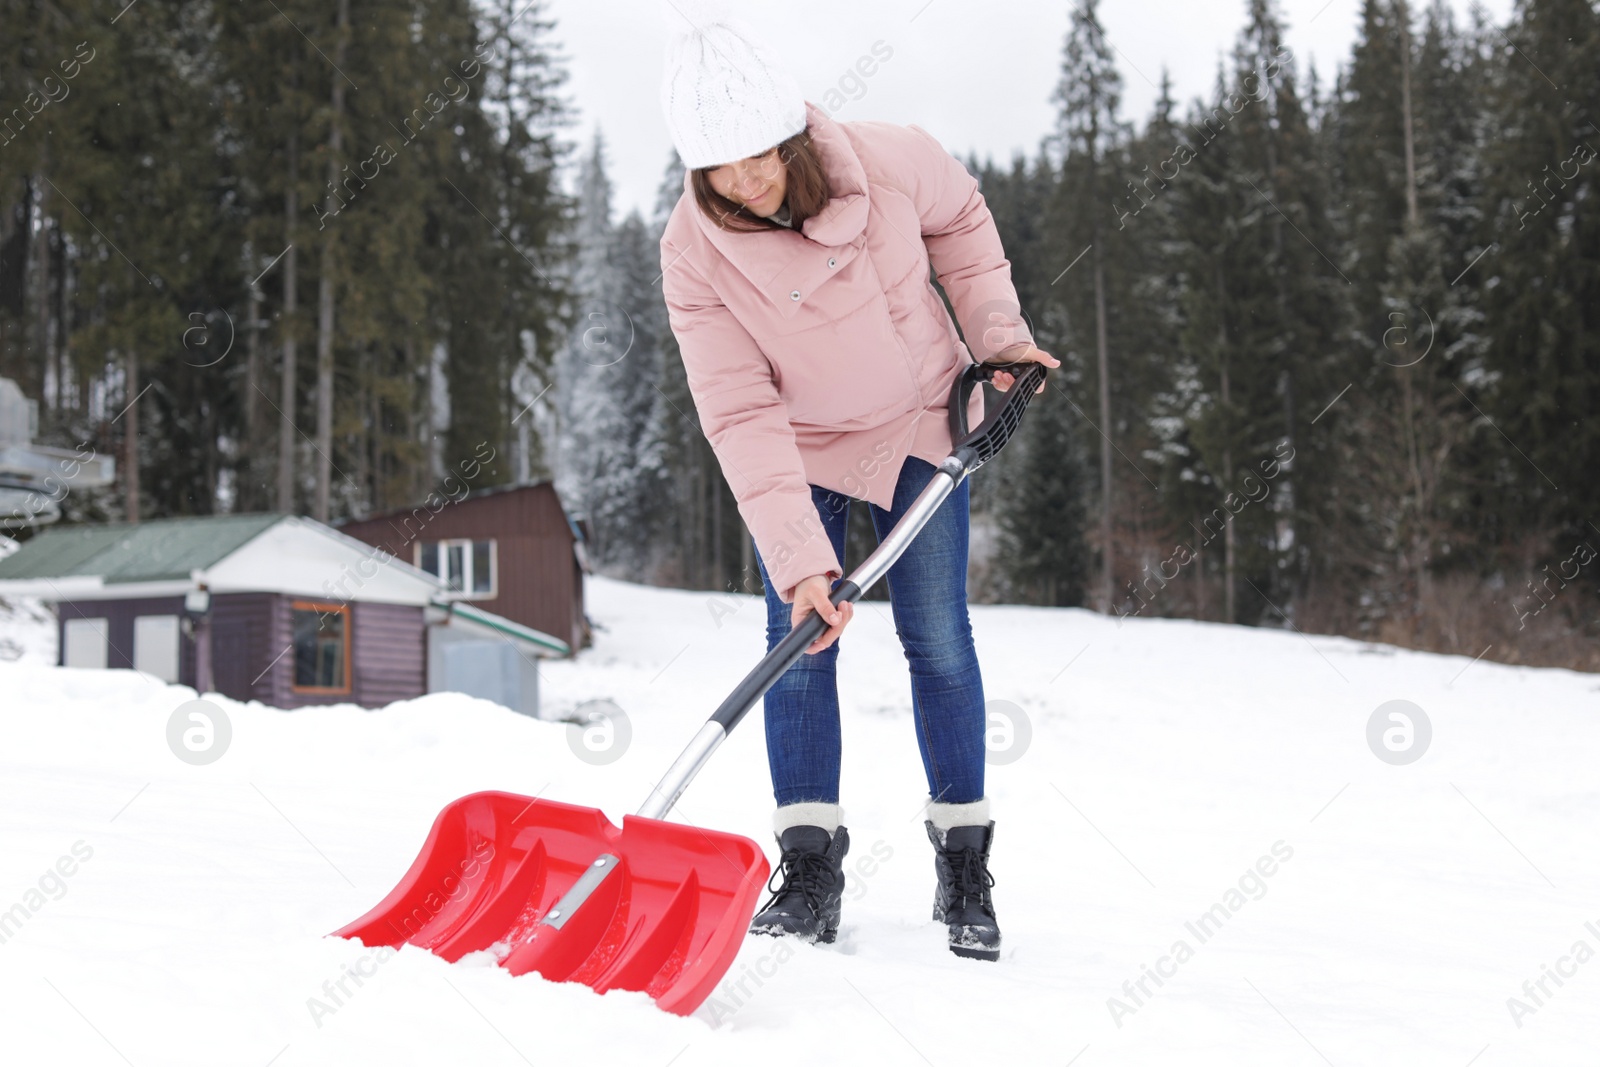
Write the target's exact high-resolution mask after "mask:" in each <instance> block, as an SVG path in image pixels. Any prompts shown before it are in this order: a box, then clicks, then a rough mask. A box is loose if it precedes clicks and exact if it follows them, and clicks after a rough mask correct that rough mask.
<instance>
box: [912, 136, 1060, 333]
mask: <svg viewBox="0 0 1600 1067" xmlns="http://www.w3.org/2000/svg"><path fill="white" fill-rule="evenodd" d="M901 128H902V129H903V130H905V131H907V132H906V134H905V135H904V138H903V146H904V157H905V162H906V164H907V166H908V169H909V170H910V171H911V172H912V173H910V174H907V175H906V178H907V182H906V188H907V191H908V192H909V193H910V194H911V197H912V200H913V202H914V203H915V204H916V206H917V215H918V216H919V217H920V218H921V220H922V240H923V243H924V244H926V245H927V246H928V260H929V262H930V263H932V264H933V269H934V272H935V273H936V274H937V275H938V276H939V284H940V285H942V286H944V290H945V292H946V293H948V294H949V295H950V303H951V306H953V307H954V308H955V311H956V319H957V321H958V322H959V323H960V325H961V335H962V337H964V338H965V339H966V342H967V347H968V349H970V350H971V352H972V356H973V358H974V359H976V360H977V361H978V362H980V363H982V362H984V361H985V360H989V359H992V358H994V357H995V356H996V355H997V354H998V353H1000V352H1002V351H1004V350H1005V349H1007V348H1010V347H1012V346H1013V345H1018V344H1031V343H1033V334H1032V332H1031V331H1030V330H1029V329H1028V326H1027V323H1026V322H1025V321H1023V318H1022V310H1021V303H1020V301H1018V300H1017V291H1016V288H1015V287H1014V286H1013V285H1012V283H1011V263H1010V261H1009V260H1007V259H1006V254H1005V250H1004V249H1003V248H1002V247H1001V245H1000V232H999V230H997V229H996V228H995V224H994V217H993V216H992V215H991V214H990V213H989V206H988V205H987V204H986V203H984V199H983V194H982V193H981V192H979V191H978V181H977V179H976V178H974V177H973V176H972V175H971V174H969V173H967V168H966V167H965V166H963V165H962V163H961V161H960V160H958V159H957V158H956V157H955V156H952V155H951V154H950V153H949V152H947V151H945V148H944V146H943V145H942V144H940V143H939V142H938V141H937V140H935V139H934V137H933V135H932V134H930V133H928V132H927V131H926V130H924V129H923V128H922V127H920V126H917V125H910V126H905V127H901Z"/></svg>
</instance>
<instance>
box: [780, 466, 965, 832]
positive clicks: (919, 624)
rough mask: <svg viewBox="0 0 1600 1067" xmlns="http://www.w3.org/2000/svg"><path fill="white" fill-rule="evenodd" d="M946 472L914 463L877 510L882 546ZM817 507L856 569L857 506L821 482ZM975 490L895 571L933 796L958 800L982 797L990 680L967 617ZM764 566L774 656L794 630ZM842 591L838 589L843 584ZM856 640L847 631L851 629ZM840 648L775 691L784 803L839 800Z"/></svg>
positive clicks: (895, 606)
mask: <svg viewBox="0 0 1600 1067" xmlns="http://www.w3.org/2000/svg"><path fill="white" fill-rule="evenodd" d="M935 470H936V468H935V467H934V466H933V465H932V464H930V463H928V462H926V461H924V460H921V459H918V458H917V457H915V456H910V457H907V459H906V461H905V465H904V466H903V467H902V468H901V471H900V477H899V481H898V482H897V483H896V485H895V490H894V502H893V505H892V507H891V509H890V510H889V511H884V509H883V508H881V507H879V506H878V505H876V504H868V505H867V506H868V507H869V508H871V510H872V525H873V528H874V529H875V530H876V531H877V535H878V539H879V540H880V541H881V540H882V539H883V538H884V536H885V535H887V534H888V532H889V531H890V530H891V529H892V528H893V527H894V525H895V523H896V522H898V521H899V520H900V517H901V516H902V515H904V514H905V513H906V510H907V509H908V508H910V506H911V504H912V502H913V501H914V500H916V498H917V494H918V493H920V492H921V491H922V489H923V488H924V487H925V486H926V485H927V484H928V482H929V481H930V480H931V479H932V478H933V477H934V474H935ZM811 498H812V500H813V501H814V502H815V503H816V505H817V513H818V516H819V517H820V518H821V519H822V524H823V527H824V528H825V529H826V531H827V534H828V539H829V540H830V541H831V542H832V543H833V550H834V552H835V553H836V554H837V555H838V557H839V559H840V561H841V563H842V564H843V565H844V566H845V568H846V572H847V573H848V570H849V566H850V562H849V561H847V560H845V558H844V539H845V529H846V521H847V519H848V518H849V509H850V498H849V497H847V496H844V495H843V494H840V493H835V492H833V491H831V490H828V489H822V488H820V487H818V486H815V485H813V486H812V487H811ZM968 502H969V492H968V486H967V483H966V482H965V481H963V482H962V483H961V484H960V485H959V486H957V487H956V489H955V490H954V491H953V492H952V493H951V494H950V495H949V496H948V497H946V498H945V501H944V503H942V504H940V505H939V508H938V510H937V511H935V512H934V514H933V517H932V518H931V519H929V521H928V524H927V525H926V526H924V527H923V528H922V531H921V532H920V533H918V534H917V536H916V538H915V539H913V540H912V542H911V544H910V545H909V546H908V547H907V548H906V550H905V553H904V554H903V555H901V557H900V558H899V559H898V560H896V561H895V564H894V566H893V567H891V568H889V574H888V582H889V598H890V607H891V609H892V610H893V613H894V626H895V634H896V635H897V636H898V637H899V638H900V645H901V647H902V648H903V649H904V650H905V655H906V660H907V661H908V662H909V664H910V668H911V707H912V713H913V717H914V719H915V722H916V728H917V746H918V748H919V749H920V750H921V752H922V766H923V769H924V770H925V771H926V772H927V776H928V795H929V796H930V797H932V798H933V799H934V800H938V801H943V802H945V803H950V804H965V803H969V802H971V801H974V800H978V799H980V798H982V796H983V769H984V731H985V729H986V727H987V718H986V714H985V711H984V701H983V679H982V677H981V676H980V675H979V673H978V655H977V651H976V650H975V649H974V648H973V645H972V626H971V624H970V622H969V621H968V618H967V508H968ZM756 563H757V565H758V566H760V568H761V579H762V581H763V582H764V583H765V585H766V591H767V651H769V652H770V651H772V649H773V648H774V647H776V646H777V644H778V642H780V641H782V640H783V638H784V637H785V636H786V635H787V634H788V633H789V630H790V626H789V615H790V612H791V611H792V610H793V605H792V604H785V603H784V602H783V601H781V600H779V599H778V594H777V592H776V591H775V590H774V589H773V588H772V580H771V578H770V577H768V575H767V566H766V564H765V563H763V562H762V561H761V553H760V550H759V549H757V552H756ZM835 586H836V587H837V583H835ZM845 632H846V633H848V632H849V630H848V628H847V629H846V631H845ZM842 641H843V638H842V637H841V638H840V640H839V641H835V642H834V643H833V644H831V645H829V646H828V647H827V648H826V649H824V650H823V651H821V652H818V653H816V654H814V655H813V654H810V653H808V654H805V655H802V656H801V657H800V659H799V661H798V662H797V663H795V665H794V666H792V667H790V668H789V669H788V671H786V672H785V673H784V675H783V677H781V678H779V679H778V681H777V683H776V684H774V685H773V687H772V688H771V689H769V690H768V691H767V695H766V697H765V698H764V704H763V708H764V712H765V717H766V726H767V762H768V764H769V765H770V767H771V770H772V792H773V795H774V797H775V798H776V800H777V802H778V804H779V805H780V806H782V805H784V804H798V803H802V802H809V801H820V802H825V803H838V800H839V751H840V741H839V690H838V686H837V671H836V667H837V664H838V659H839V645H840V643H841V642H842Z"/></svg>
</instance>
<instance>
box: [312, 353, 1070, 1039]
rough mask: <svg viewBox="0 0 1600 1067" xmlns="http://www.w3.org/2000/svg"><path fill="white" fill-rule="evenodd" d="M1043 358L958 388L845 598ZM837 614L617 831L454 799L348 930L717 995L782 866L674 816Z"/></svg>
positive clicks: (949, 478)
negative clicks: (976, 407)
mask: <svg viewBox="0 0 1600 1067" xmlns="http://www.w3.org/2000/svg"><path fill="white" fill-rule="evenodd" d="M999 370H1005V371H1010V372H1012V373H1013V374H1014V375H1015V376H1016V381H1015V384H1013V385H1012V387H1011V389H1010V391H1009V392H1008V393H1007V395H1006V400H1005V403H1004V405H1002V407H1001V409H1000V410H999V411H998V412H997V413H996V414H995V415H994V416H993V417H990V418H986V419H985V420H984V423H983V425H982V426H980V427H978V429H976V430H973V431H971V432H968V430H967V424H966V423H967V418H966V411H967V402H968V399H969V398H970V397H971V395H972V390H973V388H974V387H975V386H976V385H977V383H978V382H980V381H987V380H989V379H990V378H992V377H993V375H994V373H995V371H999ZM1044 376H1045V368H1044V367H1043V365H1041V364H1038V363H983V364H978V363H975V364H973V365H972V366H969V367H968V368H967V369H966V371H965V372H964V373H963V374H962V376H961V377H960V378H959V379H957V381H956V383H955V385H954V386H953V387H952V389H951V391H950V430H951V434H950V436H951V439H952V440H954V441H955V442H956V446H955V449H954V450H953V451H952V453H951V454H950V457H949V458H948V459H946V460H945V461H944V462H943V463H941V464H940V465H939V472H938V473H939V475H942V477H940V476H935V477H934V478H933V480H932V481H930V482H929V483H928V486H927V488H925V489H924V490H923V491H922V493H921V495H919V496H918V497H917V499H916V501H915V502H913V503H912V505H911V508H910V510H909V511H907V512H906V515H905V517H904V518H902V519H901V520H900V522H899V523H898V524H897V525H896V526H895V528H894V529H893V530H891V531H890V532H889V534H888V536H886V537H885V538H884V539H883V540H882V542H881V543H880V544H879V545H878V547H877V549H876V550H874V551H873V553H872V554H871V555H870V556H868V557H867V558H866V559H865V560H864V561H862V564H861V566H860V567H858V568H857V569H856V571H855V573H853V574H851V575H850V576H849V577H848V578H846V579H845V580H844V581H842V582H840V583H839V585H838V587H837V588H836V589H835V590H834V591H833V593H832V594H831V596H830V599H831V600H832V602H833V603H834V604H842V603H844V602H845V601H846V600H849V601H852V602H853V601H856V600H859V599H860V598H861V596H862V594H863V593H865V592H866V591H867V590H868V589H870V588H871V587H872V585H873V583H875V582H876V581H878V579H880V578H882V577H883V575H884V574H885V573H887V572H888V570H889V567H890V565H891V564H893V563H894V561H895V560H896V559H898V558H899V557H900V554H901V553H902V552H904V551H905V549H906V546H907V545H908V544H910V543H911V539H912V538H913V537H915V536H916V535H917V532H918V531H919V530H921V529H922V527H923V526H924V525H926V524H927V521H928V519H929V517H931V516H932V515H933V513H934V511H935V510H936V509H937V508H938V507H939V505H940V504H941V503H942V502H943V501H944V498H945V497H947V496H949V495H950V492H951V490H953V489H954V488H955V487H956V486H958V485H959V484H961V480H962V479H963V478H965V477H966V476H967V475H968V474H971V473H972V472H973V471H975V470H977V469H978V468H979V467H980V466H982V465H983V464H984V463H985V462H987V461H988V460H989V459H990V458H991V457H993V456H994V455H995V453H997V452H999V451H1000V449H1001V447H1002V446H1003V445H1004V444H1005V443H1006V441H1007V440H1008V439H1009V438H1010V437H1011V434H1012V433H1013V432H1014V431H1015V430H1016V428H1017V425H1018V423H1019V422H1020V421H1021V419H1022V413H1023V410H1024V409H1025V408H1026V407H1027V406H1028V401H1030V400H1031V399H1033V393H1034V390H1035V389H1036V388H1037V387H1038V386H1039V384H1040V383H1041V382H1043V381H1044ZM826 628H827V627H826V626H825V625H824V624H823V621H822V617H821V616H820V615H817V614H816V613H815V612H813V613H811V614H810V615H807V616H806V617H805V619H804V620H803V621H802V622H801V623H800V625H799V626H797V627H795V628H794V629H793V630H792V631H791V632H790V633H789V635H788V636H787V637H785V638H784V639H783V640H782V641H781V642H779V643H778V645H777V646H776V647H775V648H774V649H773V650H772V651H771V652H769V653H767V655H766V658H764V659H763V660H762V661H761V662H760V663H759V664H757V665H756V667H755V668H754V669H753V670H752V671H751V672H750V673H749V674H748V675H746V676H745V678H744V680H743V681H742V682H740V683H739V685H738V687H737V688H736V689H734V691H733V692H732V693H731V694H729V696H728V698H727V699H726V700H724V701H723V702H722V706H721V707H719V708H718V709H717V711H716V714H714V715H712V716H711V718H710V719H709V720H708V721H707V722H706V724H705V725H704V726H702V727H701V728H700V731H699V733H697V734H695V736H694V740H693V741H691V742H690V743H689V747H688V748H686V749H684V751H683V754H682V755H681V756H679V757H678V760H677V762H676V763H674V764H673V765H672V767H671V768H670V769H669V770H668V771H667V773H666V775H665V776H664V777H663V778H662V779H661V782H660V783H659V784H658V785H657V786H656V787H655V789H654V790H653V791H652V792H651V793H650V797H649V799H648V800H646V801H645V803H644V806H643V807H641V808H640V809H639V813H638V814H637V815H629V816H625V817H624V818H623V820H622V828H621V829H620V830H619V829H618V828H617V827H616V826H615V825H613V824H612V823H611V821H610V820H609V819H607V818H606V817H605V815H604V814H603V813H602V812H601V811H599V810H598V809H596V808H584V807H578V806H576V805H573V804H562V803H559V802H557V801H554V800H540V799H536V798H533V797H525V796H517V795H515V794H513V793H474V794H472V795H471V796H467V797H462V798H461V799H460V800H457V801H454V802H452V803H451V804H449V805H447V806H446V807H445V809H444V810H443V811H442V812H440V813H439V817H438V818H437V819H435V820H434V823H433V829H432V830H430V831H429V832H428V839H427V841H425V842H424V843H423V845H422V852H421V853H420V854H419V855H418V856H417V858H416V860H415V861H414V862H413V863H412V864H411V869H410V870H409V871H407V872H406V874H405V877H404V878H402V879H401V880H400V884H399V885H397V886H396V887H395V888H394V891H393V892H391V893H390V894H389V895H388V896H386V897H384V898H383V900H382V901H380V902H379V903H378V905H377V907H375V908H373V909H372V910H371V911H369V912H367V914H365V915H363V916H362V917H361V918H359V919H357V920H356V921H355V922H353V923H351V924H350V925H349V926H346V927H344V928H343V929H341V930H337V931H335V932H334V934H333V936H335V937H351V938H355V939H356V940H358V941H360V942H362V943H363V944H365V945H368V946H378V945H389V946H398V945H402V944H412V945H418V946H420V947H422V948H425V949H428V950H429V951H430V952H434V953H437V954H438V955H440V956H443V957H444V958H445V959H447V960H450V961H452V962H454V961H455V960H458V959H460V958H461V957H462V956H464V955H466V954H467V953H469V952H475V951H478V950H481V949H490V950H492V951H493V952H494V954H495V955H496V957H498V959H499V961H500V965H501V966H502V967H504V968H506V970H508V971H510V972H511V973H512V974H526V973H528V972H529V971H536V972H538V973H539V974H541V975H543V976H544V977H546V978H548V979H551V980H552V981H559V982H582V983H583V984H584V985H587V986H591V987H593V988H594V989H596V990H598V991H600V992H602V993H603V992H605V991H606V990H609V989H630V990H637V991H641V992H644V993H648V994H649V995H650V996H651V997H653V998H654V999H655V1002H656V1004H657V1005H659V1006H660V1007H661V1008H663V1009H665V1010H666V1011H670V1012H675V1013H677V1014H679V1015H687V1014H688V1013H690V1012H692V1011H694V1009H695V1008H697V1007H698V1006H699V1005H700V1003H701V1002H702V1001H704V1000H705V999H706V997H708V996H710V995H711V991H712V989H713V988H715V986H716V984H717V982H718V981H719V980H720V979H721V978H722V976H723V975H724V974H725V973H727V970H728V968H729V967H730V966H732V965H733V959H734V957H735V956H736V955H738V952H739V946H740V945H741V944H742V943H743V941H744V936H745V932H746V931H747V930H748V929H749V926H750V919H751V917H752V916H753V915H754V914H755V910H756V901H757V898H758V897H759V896H760V893H761V889H762V886H763V884H764V883H765V882H766V881H767V875H768V872H769V867H768V865H767V859H766V856H765V855H763V853H762V851H761V846H760V845H758V844H756V843H755V842H754V841H752V840H750V839H749V838H747V837H740V836H738V835H737V834H729V833H722V832H720V831H717V830H702V829H700V828H699V827H695V826H686V825H682V824H679V823H670V822H665V821H664V819H665V818H666V815H667V813H668V812H669V811H670V810H671V809H672V806H673V805H674V804H676V803H677V800H678V797H680V796H681V795H682V794H683V791H684V789H686V788H687V787H688V785H689V782H690V781H692V780H693V778H694V776H695V775H696V774H697V773H698V772H699V770H700V768H701V767H703V766H704V765H705V763H706V761H707V760H708V759H710V757H711V753H712V752H714V751H715V750H716V748H717V746H718V745H719V744H721V743H722V741H723V739H724V738H725V737H727V735H728V731H730V730H732V729H733V728H734V727H735V726H736V725H738V723H739V720H740V719H742V718H743V717H744V715H745V713H746V712H747V711H749V710H750V708H751V707H753V706H754V705H755V702H756V701H757V700H759V699H761V696H762V694H764V693H765V692H766V691H767V690H768V689H770V688H771V687H772V684H773V683H774V682H776V681H777V680H778V678H779V677H780V676H781V675H782V674H783V672H784V671H786V670H788V669H789V667H790V666H791V665H793V664H794V662H795V661H796V660H798V659H799V658H800V657H801V656H802V655H804V654H805V650H806V648H807V647H808V646H810V644H811V642H813V641H815V640H816V639H817V636H818V635H819V634H821V633H822V632H823V631H824V630H825V629H826Z"/></svg>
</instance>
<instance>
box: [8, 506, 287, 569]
mask: <svg viewBox="0 0 1600 1067" xmlns="http://www.w3.org/2000/svg"><path fill="white" fill-rule="evenodd" d="M284 518H285V516H283V515H278V514H273V513H265V514H258V515H200V516H195V517H193V518H185V519H154V520H152V521H150V522H141V523H137V524H133V523H126V522H117V523H108V524H105V525H99V526H67V527H58V528H55V529H49V530H45V531H44V532H43V533H41V534H39V535H37V536H36V537H34V538H32V539H31V540H29V541H28V543H27V544H25V545H23V546H22V547H21V548H20V549H18V550H17V551H15V552H13V553H12V554H11V555H10V556H8V557H6V558H5V559H0V581H4V580H7V579H12V578H75V577H87V578H95V577H98V578H100V579H102V580H103V581H104V582H105V583H106V584H108V585H110V584H113V583H117V582H159V581H166V580H170V579H183V578H187V577H189V572H190V571H193V570H204V569H205V568H207V567H210V566H211V565H212V564H214V563H217V562H218V561H220V560H222V559H224V558H226V557H227V556H230V555H232V554H233V553H234V552H235V551H236V550H238V549H239V548H240V547H241V546H243V545H244V544H245V542H247V541H249V540H251V539H252V538H254V537H255V536H256V535H257V534H260V533H262V532H263V531H265V530H267V529H268V528H270V527H272V526H274V525H276V524H277V523H278V522H280V521H282V520H283V519H284Z"/></svg>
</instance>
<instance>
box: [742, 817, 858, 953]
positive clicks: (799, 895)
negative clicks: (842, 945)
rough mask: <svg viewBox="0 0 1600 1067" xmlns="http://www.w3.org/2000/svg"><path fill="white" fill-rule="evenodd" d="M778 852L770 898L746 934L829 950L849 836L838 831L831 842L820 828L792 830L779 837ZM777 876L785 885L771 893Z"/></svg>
mask: <svg viewBox="0 0 1600 1067" xmlns="http://www.w3.org/2000/svg"><path fill="white" fill-rule="evenodd" d="M778 847H779V848H780V849H782V850H783V855H782V857H781V858H780V859H779V861H778V866H777V867H776V868H775V869H774V870H773V872H772V879H771V880H769V881H768V882H767V888H768V889H772V897H771V899H769V900H768V901H767V906H766V907H765V908H763V909H762V910H761V912H760V913H759V914H758V915H756V917H755V918H754V919H752V920H751V922H750V932H751V933H752V934H771V935H773V936H774V937H786V936H787V937H798V938H800V939H801V940H803V941H820V942H822V943H823V944H832V943H833V939H834V935H835V934H837V933H838V932H839V911H840V903H841V900H842V898H843V896H844V855H845V853H846V852H848V851H850V834H849V832H848V831H846V830H845V828H844V827H843V826H841V827H839V828H838V829H837V830H835V831H834V832H833V834H832V835H831V836H830V835H829V833H828V831H827V830H825V829H823V828H822V827H820V826H791V827H789V828H788V829H787V830H785V831H783V833H781V834H779V835H778ZM779 875H782V876H783V884H782V885H781V886H779V887H778V888H776V889H773V888H772V882H773V881H776V880H777V878H778V876H779Z"/></svg>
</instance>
